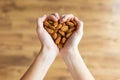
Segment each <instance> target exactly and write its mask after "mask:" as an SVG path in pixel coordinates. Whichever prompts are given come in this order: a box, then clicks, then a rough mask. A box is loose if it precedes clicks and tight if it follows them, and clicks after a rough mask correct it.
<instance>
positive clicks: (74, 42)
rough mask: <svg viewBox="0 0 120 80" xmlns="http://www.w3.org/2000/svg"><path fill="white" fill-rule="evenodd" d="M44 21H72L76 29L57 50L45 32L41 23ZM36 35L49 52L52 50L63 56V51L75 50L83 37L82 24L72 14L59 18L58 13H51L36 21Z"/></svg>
mask: <svg viewBox="0 0 120 80" xmlns="http://www.w3.org/2000/svg"><path fill="white" fill-rule="evenodd" d="M45 19H51V20H53V21H58V20H60V22H61V23H62V22H65V21H66V20H67V19H74V20H75V21H76V22H77V29H76V31H75V32H74V33H73V34H72V36H71V37H70V38H69V39H68V40H67V42H66V43H65V45H64V47H63V48H61V49H59V48H58V47H57V45H56V44H55V43H54V41H53V39H52V37H51V36H50V35H49V33H48V32H47V31H46V30H45V28H44V26H43V22H44V20H45ZM37 33H38V37H39V39H40V41H41V43H42V46H43V47H47V48H49V49H50V50H53V51H54V52H55V53H58V52H60V53H61V54H63V53H64V52H65V51H67V50H69V49H71V48H77V47H78V44H79V42H80V40H81V38H82V35H83V22H82V21H80V20H78V18H77V17H75V16H73V15H72V14H67V15H63V16H61V17H60V16H59V14H58V13H53V14H51V15H49V16H47V15H44V16H43V17H41V18H39V19H38V26H37Z"/></svg>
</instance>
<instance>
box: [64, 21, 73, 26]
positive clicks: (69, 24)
mask: <svg viewBox="0 0 120 80" xmlns="http://www.w3.org/2000/svg"><path fill="white" fill-rule="evenodd" d="M66 24H67V25H68V26H70V27H73V26H74V23H72V22H70V21H67V22H66Z"/></svg>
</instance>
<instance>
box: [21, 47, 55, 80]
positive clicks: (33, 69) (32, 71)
mask: <svg viewBox="0 0 120 80" xmlns="http://www.w3.org/2000/svg"><path fill="white" fill-rule="evenodd" d="M56 56H57V53H54V52H53V51H51V50H50V49H47V48H46V47H44V48H42V49H41V51H40V53H39V55H38V56H37V58H36V59H35V60H34V62H33V64H32V65H31V66H30V68H29V69H28V71H27V72H26V73H25V74H24V76H23V77H22V78H21V80H43V78H44V76H45V74H46V73H47V71H48V69H49V67H50V65H51V64H52V62H53V61H54V59H55V58H56Z"/></svg>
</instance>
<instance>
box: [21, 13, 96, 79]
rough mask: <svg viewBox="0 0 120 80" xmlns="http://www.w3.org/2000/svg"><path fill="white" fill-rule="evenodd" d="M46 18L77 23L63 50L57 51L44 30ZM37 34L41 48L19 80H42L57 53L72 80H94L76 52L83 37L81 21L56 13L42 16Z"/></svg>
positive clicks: (71, 16) (70, 15)
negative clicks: (69, 20) (60, 56)
mask: <svg viewBox="0 0 120 80" xmlns="http://www.w3.org/2000/svg"><path fill="white" fill-rule="evenodd" d="M46 18H48V19H52V20H54V21H58V20H60V22H61V23H62V22H64V21H66V20H67V19H74V20H75V21H76V22H77V23H78V25H77V30H76V31H75V32H74V33H73V34H72V36H71V37H70V38H69V39H68V40H67V42H66V44H65V45H64V47H63V48H61V49H59V48H58V47H57V45H56V44H55V43H54V41H53V39H52V37H51V36H50V35H49V33H48V32H47V31H46V30H45V29H44V27H43V22H44V20H45V19H46ZM37 33H38V37H39V39H40V41H41V43H42V48H41V50H40V52H39V54H38V56H37V57H36V59H35V60H34V61H33V63H32V64H31V66H30V67H29V69H28V70H27V71H26V73H25V74H24V75H23V77H22V78H21V80H43V79H44V77H45V75H46V73H47V71H48V69H49V67H50V65H51V64H52V63H53V61H54V60H55V58H56V56H57V54H58V53H59V52H60V54H61V55H62V57H63V59H64V61H65V63H66V65H67V66H68V69H69V71H70V72H71V74H72V76H73V78H74V80H94V77H93V76H92V74H91V73H90V72H89V70H88V68H87V67H86V65H85V63H84V61H83V59H82V57H81V55H80V53H79V50H78V44H79V42H80V40H81V38H82V35H83V22H82V21H80V20H78V19H77V18H76V17H74V16H73V15H72V14H68V15H64V16H61V17H60V16H59V15H58V13H54V14H51V15H49V16H46V15H44V16H43V17H41V18H39V19H38V26H37ZM43 33H44V34H43ZM51 46H52V47H51Z"/></svg>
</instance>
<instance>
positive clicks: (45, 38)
mask: <svg viewBox="0 0 120 80" xmlns="http://www.w3.org/2000/svg"><path fill="white" fill-rule="evenodd" d="M59 18H60V17H59V15H58V13H54V14H51V15H49V16H46V15H44V16H43V17H41V18H39V19H38V26H37V33H38V37H39V39H40V41H41V43H42V46H43V47H46V48H48V49H51V48H52V51H55V52H56V53H58V51H59V49H58V47H57V45H56V44H55V43H54V41H53V39H52V37H51V36H50V35H49V33H48V32H47V31H46V30H45V28H44V27H43V22H44V20H45V19H51V20H53V21H58V20H59Z"/></svg>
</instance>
